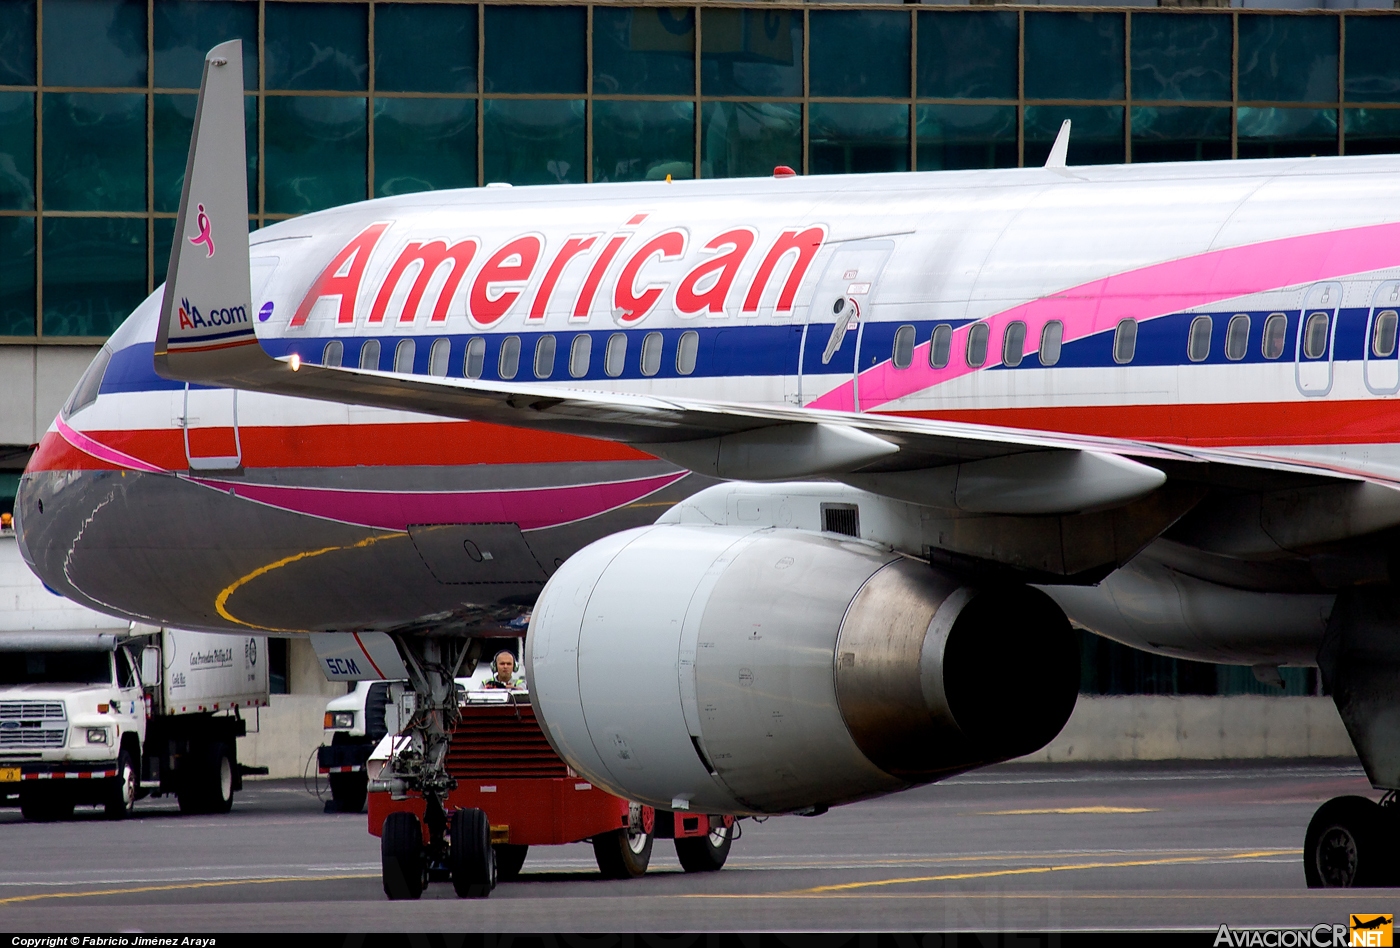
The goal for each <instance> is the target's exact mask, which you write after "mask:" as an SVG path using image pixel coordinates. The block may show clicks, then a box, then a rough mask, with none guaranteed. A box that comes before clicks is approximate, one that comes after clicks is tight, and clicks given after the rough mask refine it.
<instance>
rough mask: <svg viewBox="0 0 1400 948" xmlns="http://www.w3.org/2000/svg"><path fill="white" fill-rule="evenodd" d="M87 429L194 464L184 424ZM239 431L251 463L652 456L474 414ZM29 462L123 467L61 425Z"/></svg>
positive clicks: (159, 457) (145, 454) (156, 458)
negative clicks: (80, 445) (66, 434)
mask: <svg viewBox="0 0 1400 948" xmlns="http://www.w3.org/2000/svg"><path fill="white" fill-rule="evenodd" d="M217 430H218V429H210V431H217ZM225 430H228V429H225ZM87 434H89V435H90V436H91V437H92V438H93V439H94V440H96V441H100V442H102V443H103V444H105V445H108V446H109V447H112V448H115V449H116V450H118V451H121V452H123V453H125V454H130V455H132V456H133V457H137V458H140V459H141V460H143V461H146V462H147V463H149V464H152V465H155V466H157V467H160V468H163V469H165V470H168V471H174V470H184V469H185V468H186V467H188V465H189V462H188V460H187V459H186V457H185V441H184V433H183V432H182V431H181V430H180V429H179V428H169V429H138V430H135V431H117V430H113V431H91V432H87ZM238 434H239V439H240V441H241V442H242V446H243V464H244V466H245V467H251V468H273V467H293V468H295V467H357V466H365V467H407V466H420V465H421V466H443V467H456V466H461V465H467V464H537V463H549V462H554V463H560V462H562V463H571V462H590V461H644V460H649V459H650V458H651V456H650V455H648V454H644V453H642V452H641V451H638V450H636V449H635V448H631V447H628V446H627V445H622V444H617V443H615V442H611V441H598V440H594V439H592V438H580V437H575V436H573V435H561V434H552V433H549V432H543V431H527V430H525V429H522V428H507V427H504V426H501V425H490V424H485V423H483V422H469V421H447V422H425V423H417V424H344V425H304V426H277V427H273V426H245V427H240V428H239V430H238ZM28 470H30V471H104V470H106V471H110V470H120V468H119V467H118V466H116V465H114V464H109V463H107V462H105V461H101V460H99V459H97V458H95V457H92V456H91V455H89V454H87V453H85V452H83V451H80V450H78V449H77V448H75V447H73V446H72V445H70V444H69V443H68V442H67V441H66V440H64V439H63V438H62V437H61V436H60V435H59V434H58V433H57V432H49V433H47V434H45V435H44V438H43V440H42V441H40V442H39V448H38V450H36V451H35V452H34V456H33V458H31V459H30V462H29V467H28Z"/></svg>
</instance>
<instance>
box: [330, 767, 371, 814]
mask: <svg viewBox="0 0 1400 948" xmlns="http://www.w3.org/2000/svg"><path fill="white" fill-rule="evenodd" d="M326 779H327V780H328V781H329V783H330V785H331V801H332V802H333V803H335V808H336V811H337V812H339V813H360V812H362V811H363V810H364V808H365V798H366V797H368V796H369V777H367V776H366V775H365V772H364V771H363V770H361V771H358V772H356V773H348V774H330V775H329V776H328V777H327V778H326Z"/></svg>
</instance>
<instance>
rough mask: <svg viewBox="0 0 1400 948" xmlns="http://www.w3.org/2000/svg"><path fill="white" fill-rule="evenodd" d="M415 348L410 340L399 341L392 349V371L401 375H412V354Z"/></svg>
mask: <svg viewBox="0 0 1400 948" xmlns="http://www.w3.org/2000/svg"><path fill="white" fill-rule="evenodd" d="M416 348H417V347H416V346H415V345H414V344H413V340H412V339H400V340H399V344H398V345H397V346H395V347H394V371H395V372H399V373H401V374H403V375H411V374H412V373H413V353H414V350H415V349H416Z"/></svg>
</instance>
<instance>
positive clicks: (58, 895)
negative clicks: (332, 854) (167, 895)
mask: <svg viewBox="0 0 1400 948" xmlns="http://www.w3.org/2000/svg"><path fill="white" fill-rule="evenodd" d="M378 878H379V874H378V873H356V874H353V875H335V876H270V877H268V878H265V879H219V880H216V881H210V882H175V883H171V884H169V885H138V886H129V887H127V888H124V889H93V890H91V891H88V892H40V893H37V894H35V895H12V896H10V897H8V898H3V899H0V905H14V904H15V903H18V902H38V901H41V900H43V899H85V898H89V897H91V896H97V895H131V894H134V893H137V892H175V891H178V890H181V889H217V888H224V887H227V886H232V885H267V884H269V883H273V882H333V881H337V880H344V879H378Z"/></svg>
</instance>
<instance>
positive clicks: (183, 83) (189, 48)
mask: <svg viewBox="0 0 1400 948" xmlns="http://www.w3.org/2000/svg"><path fill="white" fill-rule="evenodd" d="M46 9H47V8H46ZM45 16H47V13H46V14H45ZM151 31H152V34H153V37H152V38H153V40H154V46H155V56H156V62H155V68H156V78H155V84H156V86H158V87H160V88H165V89H198V88H199V81H200V78H201V77H202V76H203V75H204V57H205V55H206V54H207V53H208V52H209V50H210V49H211V48H212V47H214V46H217V45H218V44H220V43H222V42H224V41H225V40H231V39H241V40H242V41H243V88H245V89H256V88H257V87H258V5H257V4H256V3H246V2H233V0H156V4H155V12H154V16H153V17H152V22H151ZM45 68H46V69H47V64H46V66H45Z"/></svg>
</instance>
